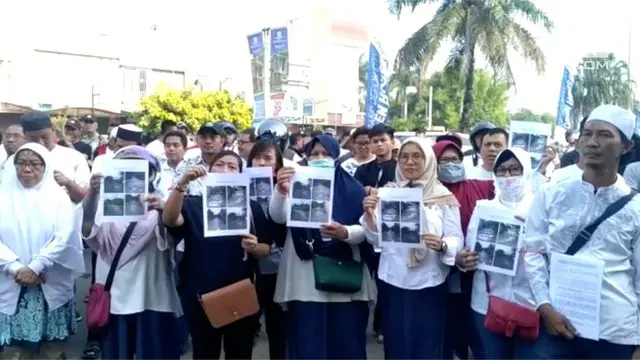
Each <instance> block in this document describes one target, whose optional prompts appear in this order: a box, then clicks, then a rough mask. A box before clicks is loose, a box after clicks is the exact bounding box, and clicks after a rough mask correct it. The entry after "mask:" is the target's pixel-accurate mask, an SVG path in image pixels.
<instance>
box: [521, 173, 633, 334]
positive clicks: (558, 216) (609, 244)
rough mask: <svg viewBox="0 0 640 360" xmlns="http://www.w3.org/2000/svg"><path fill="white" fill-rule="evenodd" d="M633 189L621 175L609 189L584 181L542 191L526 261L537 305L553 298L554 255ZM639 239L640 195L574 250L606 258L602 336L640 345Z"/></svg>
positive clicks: (529, 220) (532, 215)
mask: <svg viewBox="0 0 640 360" xmlns="http://www.w3.org/2000/svg"><path fill="white" fill-rule="evenodd" d="M630 191H631V189H630V188H629V186H628V185H627V184H626V183H625V181H624V179H623V178H622V176H618V179H617V181H616V182H615V183H614V184H613V185H611V186H608V187H604V188H599V189H595V188H594V186H593V185H591V184H590V183H587V182H584V181H581V180H579V181H569V182H563V183H559V184H555V185H554V184H550V185H548V186H546V187H545V188H544V189H543V190H542V191H540V192H538V193H537V194H536V197H535V199H534V202H533V205H532V206H531V209H530V211H529V216H528V217H527V222H526V230H525V247H526V254H525V265H526V270H527V276H528V278H529V283H530V285H531V289H532V291H533V295H534V299H535V304H536V307H540V306H541V305H543V304H545V303H551V298H550V295H549V264H550V261H549V255H550V254H552V253H564V252H566V250H567V249H568V248H569V246H570V245H571V243H573V241H574V240H575V238H576V236H577V235H578V233H579V232H580V231H582V230H583V229H584V228H585V227H587V226H588V225H589V224H591V223H592V222H593V221H595V220H596V219H597V218H598V217H599V216H601V215H602V214H603V213H604V211H605V209H606V208H607V207H608V206H609V205H611V204H612V203H614V202H615V201H616V200H618V199H620V198H621V197H622V196H624V195H627V194H629V193H630ZM639 239H640V197H636V198H634V199H633V200H631V202H629V204H627V206H625V207H624V208H623V209H622V210H620V211H619V212H618V213H616V214H614V215H613V216H611V217H610V218H609V219H608V220H606V221H604V222H603V223H602V224H600V226H598V228H597V230H596V231H595V232H594V233H593V234H592V236H591V239H590V240H589V242H588V243H587V244H586V245H585V246H584V247H583V248H582V249H581V250H580V251H578V253H577V254H576V255H574V256H584V257H588V258H590V259H598V260H602V261H604V264H605V265H604V276H603V282H602V295H601V305H600V339H602V340H606V341H609V342H612V343H614V344H622V345H637V344H640V334H639V330H640V329H639V318H640V311H639V309H638V297H639V296H640V242H639ZM551 256H552V255H551ZM551 304H552V303H551ZM552 305H553V304H552Z"/></svg>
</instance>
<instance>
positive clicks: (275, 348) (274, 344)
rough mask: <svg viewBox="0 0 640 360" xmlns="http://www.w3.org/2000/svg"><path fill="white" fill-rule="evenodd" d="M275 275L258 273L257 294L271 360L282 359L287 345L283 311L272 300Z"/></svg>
mask: <svg viewBox="0 0 640 360" xmlns="http://www.w3.org/2000/svg"><path fill="white" fill-rule="evenodd" d="M277 277H278V275H277V274H268V275H258V286H259V288H258V291H259V293H258V294H259V298H260V307H261V308H262V311H263V313H264V322H265V327H266V332H267V337H268V339H269V358H270V359H271V360H276V359H277V360H282V359H284V358H285V352H286V345H287V339H286V328H285V324H286V322H285V318H284V317H285V312H284V311H283V310H282V307H281V306H280V305H279V304H277V303H276V302H274V301H273V294H275V292H276V280H277Z"/></svg>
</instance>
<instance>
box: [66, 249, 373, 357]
mask: <svg viewBox="0 0 640 360" xmlns="http://www.w3.org/2000/svg"><path fill="white" fill-rule="evenodd" d="M85 265H86V267H87V273H88V274H89V273H90V271H91V255H90V252H89V250H85ZM90 281H91V278H90V277H86V278H80V279H78V282H77V291H78V292H77V293H76V304H77V306H78V311H80V313H81V314H84V309H85V303H84V298H85V296H86V295H87V294H88V293H89V285H90V284H89V283H90ZM370 320H372V319H370ZM263 330H264V326H263ZM369 333H370V334H371V326H369ZM86 337H87V329H86V327H85V323H84V319H83V321H81V322H79V323H78V332H77V333H76V334H75V336H73V337H72V338H71V339H70V340H69V341H68V342H67V343H66V354H67V357H68V358H69V359H80V358H81V357H82V350H84V344H85V339H86ZM367 354H368V358H369V359H382V358H384V356H383V352H382V345H380V344H378V343H377V342H376V341H375V339H374V338H373V337H372V336H369V343H368V344H367ZM182 358H183V359H191V353H190V352H189V353H187V354H185V356H183V357H182ZM253 358H254V359H268V358H269V344H268V342H267V335H266V334H265V333H264V331H263V332H262V333H261V334H260V337H259V338H258V341H257V342H256V345H255V348H254V349H253Z"/></svg>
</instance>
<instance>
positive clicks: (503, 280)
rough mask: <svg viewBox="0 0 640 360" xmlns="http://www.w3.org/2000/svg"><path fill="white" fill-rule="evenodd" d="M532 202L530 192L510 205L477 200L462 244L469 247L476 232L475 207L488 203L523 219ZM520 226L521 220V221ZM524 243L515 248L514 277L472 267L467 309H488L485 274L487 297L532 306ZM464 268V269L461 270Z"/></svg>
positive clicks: (485, 311)
mask: <svg viewBox="0 0 640 360" xmlns="http://www.w3.org/2000/svg"><path fill="white" fill-rule="evenodd" d="M532 202H533V194H531V193H529V194H527V195H525V197H524V198H523V199H522V201H520V202H519V203H516V204H510V206H506V205H504V204H502V203H501V202H500V200H499V199H497V198H496V199H493V200H480V201H478V202H477V203H476V209H475V210H474V211H473V215H471V221H470V222H469V227H468V228H467V239H466V241H465V245H466V246H469V247H470V246H471V244H472V243H474V242H475V240H476V236H477V232H478V217H479V215H480V214H478V211H477V209H478V207H479V206H490V207H493V208H495V209H496V210H498V211H501V212H502V213H505V214H509V213H512V214H513V215H514V218H515V216H518V217H521V218H525V217H526V215H527V213H528V211H529V208H530V207H531V203H532ZM522 226H524V222H522ZM523 249H524V246H523V244H520V247H519V248H518V249H516V251H519V252H520V259H519V260H518V264H516V273H515V276H509V275H503V274H499V273H495V272H485V271H482V270H476V271H475V273H474V276H473V290H472V291H471V308H472V309H473V311H475V312H477V313H480V314H483V315H486V314H487V309H488V308H489V294H487V287H486V280H485V277H486V275H487V274H488V275H489V291H490V292H491V296H496V297H499V298H501V299H504V300H507V301H509V302H512V303H516V304H519V305H522V306H525V307H528V308H532V309H535V301H534V300H533V293H532V292H531V287H530V286H529V280H528V279H527V275H526V274H525V269H524V253H523ZM462 271H464V270H462Z"/></svg>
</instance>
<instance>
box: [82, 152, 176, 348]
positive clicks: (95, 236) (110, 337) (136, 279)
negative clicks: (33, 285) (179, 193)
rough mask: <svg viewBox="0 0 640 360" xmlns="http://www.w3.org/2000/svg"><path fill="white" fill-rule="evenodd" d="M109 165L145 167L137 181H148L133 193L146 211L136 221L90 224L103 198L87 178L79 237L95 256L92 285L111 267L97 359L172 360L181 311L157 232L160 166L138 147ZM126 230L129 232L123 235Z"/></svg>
mask: <svg viewBox="0 0 640 360" xmlns="http://www.w3.org/2000/svg"><path fill="white" fill-rule="evenodd" d="M109 161H111V162H118V161H124V162H131V161H145V162H146V163H147V166H148V169H145V170H146V171H145V173H147V174H148V175H147V176H145V177H143V178H147V179H148V182H147V184H144V187H145V188H144V189H137V188H136V189H133V190H136V191H138V192H141V193H142V195H140V196H139V199H137V201H139V202H140V203H141V204H142V205H143V206H145V207H147V212H146V214H145V215H144V216H143V217H142V219H140V220H138V221H137V222H130V220H120V219H119V218H116V219H115V220H111V221H109V222H107V221H103V222H96V220H97V219H96V213H99V212H101V211H102V209H101V207H100V206H99V204H101V201H99V199H98V198H99V197H102V196H104V194H102V193H101V192H100V191H101V182H102V181H101V180H102V177H103V175H101V174H94V175H93V176H92V178H91V184H90V185H91V193H90V194H89V195H88V197H87V198H86V199H85V201H84V219H83V229H82V233H83V236H84V237H85V239H86V241H87V244H88V245H89V246H90V247H91V249H92V250H93V251H94V252H95V253H96V254H97V256H98V259H97V262H96V283H98V284H106V283H107V274H108V273H109V271H110V269H111V268H112V267H114V266H115V267H116V268H115V269H116V270H115V273H114V276H113V280H112V283H111V289H110V294H111V304H110V313H111V315H110V317H109V323H108V325H107V327H106V328H105V329H104V333H105V334H104V335H105V338H104V340H103V346H102V356H103V358H105V359H132V358H134V356H135V357H136V358H143V359H150V358H154V359H155V358H157V359H160V358H162V359H178V358H180V355H181V348H180V344H179V343H178V342H176V341H175V339H176V338H177V337H178V333H177V332H176V330H175V329H177V328H178V316H180V315H181V309H180V301H179V299H178V294H177V292H176V284H175V280H174V279H175V278H174V276H173V265H172V258H173V254H172V244H170V243H169V242H168V240H167V238H166V237H165V236H163V235H162V234H163V232H162V231H160V229H161V227H162V224H161V223H160V222H159V220H160V213H159V211H161V210H162V207H163V202H162V195H160V194H159V193H158V185H159V184H160V175H161V167H160V162H159V161H158V159H157V158H155V157H154V156H153V155H152V154H151V153H149V152H148V151H147V150H146V149H145V148H143V147H141V146H127V147H124V148H122V149H120V150H119V151H118V152H117V153H116V154H115V157H114V159H112V160H109ZM135 185H136V186H137V183H136V184H135ZM124 187H127V186H126V184H125V185H124ZM129 187H131V186H129ZM102 188H103V189H104V186H102ZM145 194H147V195H145ZM131 227H132V229H133V230H132V231H130V230H129V228H131ZM128 230H129V231H128ZM127 232H129V233H130V235H129V236H128V238H126V237H125V234H126V233H127ZM123 241H126V243H125V244H124V246H125V248H124V251H123V252H122V256H121V257H120V258H119V259H117V260H115V253H116V252H117V249H118V248H119V247H120V246H122V242H123ZM116 261H117V263H116ZM92 291H93V290H92ZM90 299H91V297H90ZM127 339H135V340H134V341H131V340H127Z"/></svg>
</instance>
